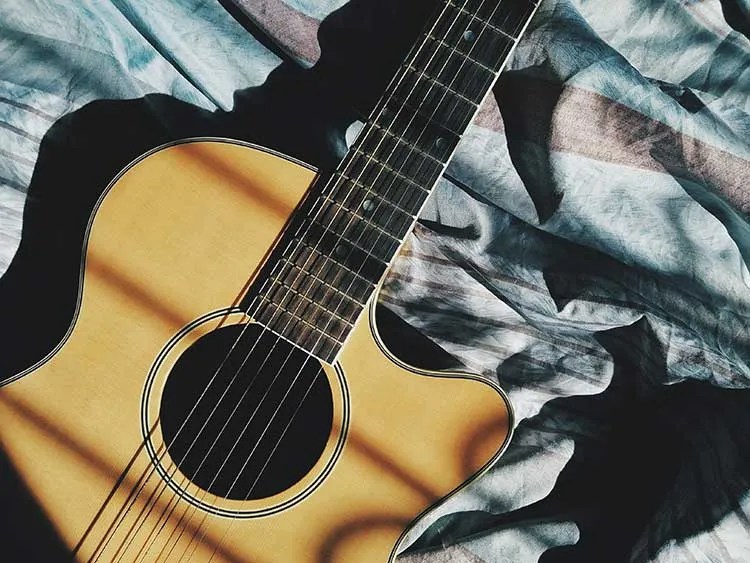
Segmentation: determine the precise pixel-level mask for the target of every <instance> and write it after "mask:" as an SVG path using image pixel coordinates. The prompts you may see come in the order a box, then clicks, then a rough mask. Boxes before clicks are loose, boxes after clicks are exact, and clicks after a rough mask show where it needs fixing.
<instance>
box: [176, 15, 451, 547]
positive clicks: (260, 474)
mask: <svg viewBox="0 0 750 563" xmlns="http://www.w3.org/2000/svg"><path fill="white" fill-rule="evenodd" d="M457 20H458V18H457ZM457 20H456V21H457ZM454 25H455V22H453V23H451V24H450V26H449V29H450V30H452V29H453V27H454ZM454 53H455V50H453V51H452V52H451V55H452V54H454ZM434 55H435V53H433V57H434ZM433 57H431V60H432V58H433ZM431 60H430V61H428V64H429V62H431ZM449 60H450V59H449ZM447 63H448V60H447V61H445V63H444V66H445V65H447ZM441 71H442V68H441ZM410 124H411V122H410V123H409V124H407V128H408V126H409V125H410ZM426 129H427V128H426V127H425V129H424V130H423V132H424V131H425V130H426ZM421 137H422V135H421V134H420V136H419V138H418V139H421ZM394 150H395V149H394ZM376 180H377V179H376ZM334 220H335V217H334ZM351 220H352V219H351V218H350V222H351ZM379 238H380V237H378V241H379ZM360 239H361V236H360V237H359V238H358V240H357V241H356V243H358V242H359V240H360ZM356 243H355V244H356ZM359 247H360V248H364V246H362V245H359ZM330 320H331V319H329V322H330ZM326 328H327V327H326ZM324 332H325V330H324ZM298 375H301V372H300V373H299V374H298ZM296 381H297V378H295V380H294V381H293V382H292V387H293V386H294V384H295V383H296ZM272 383H273V382H272ZM313 383H314V381H313V382H312V383H311V384H310V386H308V388H307V390H306V391H305V396H304V397H303V399H302V401H304V398H305V397H306V396H307V395H308V394H309V391H310V389H311V388H312V384H313ZM290 389H291V387H290ZM286 396H287V395H286V394H285V396H284V397H283V398H282V400H281V402H280V405H279V408H281V405H282V404H283V402H284V401H285V400H286ZM240 400H242V399H240ZM301 406H302V402H300V403H299V404H298V406H297V409H296V410H295V413H293V414H292V417H291V418H290V420H289V422H288V423H287V426H286V427H285V428H284V429H283V430H282V434H281V437H280V438H279V439H278V441H277V443H276V445H275V446H274V449H273V451H272V453H271V455H273V454H274V453H275V451H276V449H277V448H278V446H279V444H280V443H281V441H283V438H284V436H285V434H286V431H287V430H288V429H289V427H290V426H291V423H292V421H293V419H294V417H295V416H296V413H297V412H298V411H299V409H300V408H301ZM277 413H278V410H277V412H276V413H275V414H277ZM231 416H232V415H231V414H230V417H231ZM272 423H273V418H272V419H271V420H270V421H269V423H268V424H267V425H266V427H265V428H264V431H263V433H262V434H261V437H260V440H263V438H264V436H265V433H266V431H267V430H268V429H269V427H270V426H271V424H272ZM248 425H249V421H248V423H247V424H246V425H245V428H243V430H242V431H241V434H240V436H242V435H244V432H245V431H246V430H247V427H248ZM235 445H236V444H235ZM254 451H255V449H253V451H251V452H250V456H248V459H247V460H246V462H245V464H243V467H242V468H241V469H240V471H239V472H238V474H237V476H236V477H235V480H234V482H233V484H232V485H231V486H230V489H231V488H233V487H234V486H235V485H236V483H237V481H238V479H239V478H240V477H241V475H242V474H243V472H244V471H245V468H246V466H247V463H248V462H249V461H250V458H251V457H252V455H253V454H254ZM231 453H232V452H230V455H231ZM270 459H271V458H270V457H268V458H267V461H266V465H264V467H263V468H261V471H260V473H259V475H258V477H257V478H256V480H255V481H254V482H253V484H252V486H251V492H252V490H253V489H254V488H255V486H256V485H257V482H258V481H259V480H260V478H261V477H262V473H263V471H264V469H265V467H266V466H267V464H268V462H270ZM225 461H226V460H225ZM223 466H224V464H222V468H221V469H220V470H219V471H221V470H222V469H223ZM216 477H218V474H217V476H216ZM216 477H215V478H216ZM214 480H215V479H214ZM211 486H212V485H209V487H208V488H209V489H210V488H211ZM196 510H197V509H196V508H194V507H192V508H188V509H186V511H185V512H184V513H183V516H184V515H185V513H186V512H188V511H192V512H193V513H194V512H195V511H196ZM205 516H206V515H205V513H204V514H203V518H202V519H201V522H200V524H199V526H198V527H197V528H196V529H195V531H194V532H193V537H192V538H191V542H192V541H193V539H194V537H195V534H196V533H197V532H198V531H199V530H200V528H201V526H202V524H203V522H204V521H205ZM181 519H182V518H181ZM191 519H192V515H191V516H190V519H189V520H188V522H189V521H190V520H191ZM180 522H181V520H180ZM180 522H178V524H177V526H179V524H180ZM186 528H187V524H186V526H185V527H184V528H183V529H182V531H181V532H180V536H178V538H177V539H176V540H175V542H174V544H173V545H172V549H174V547H175V546H176V545H177V544H178V543H179V539H180V537H181V535H182V533H183V532H184V530H185V529H186ZM173 531H174V530H173ZM170 539H171V535H170ZM167 541H168V542H169V539H168V540H167ZM189 547H190V543H189V544H188V546H186V548H185V550H184V552H185V551H187V549H189ZM196 547H197V546H196ZM172 549H170V554H171V552H172ZM184 552H183V554H184Z"/></svg>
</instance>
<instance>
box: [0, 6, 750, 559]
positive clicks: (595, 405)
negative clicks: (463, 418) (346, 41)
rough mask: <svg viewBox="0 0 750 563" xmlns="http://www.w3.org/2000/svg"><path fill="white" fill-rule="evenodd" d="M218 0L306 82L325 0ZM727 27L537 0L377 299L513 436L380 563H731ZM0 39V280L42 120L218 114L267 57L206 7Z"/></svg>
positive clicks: (258, 74) (747, 553)
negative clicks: (117, 109)
mask: <svg viewBox="0 0 750 563" xmlns="http://www.w3.org/2000/svg"><path fill="white" fill-rule="evenodd" d="M235 3H236V4H237V5H238V6H239V7H240V8H241V9H242V10H243V11H244V13H245V14H247V16H248V17H249V18H250V19H251V20H252V21H253V22H254V23H255V24H256V25H257V26H258V27H259V28H261V29H262V30H264V31H266V32H267V33H268V34H269V35H270V36H271V37H272V38H273V39H274V40H275V41H276V42H277V43H278V45H279V46H280V47H281V48H282V49H283V50H284V51H285V52H286V53H287V54H289V55H291V56H292V57H293V58H295V59H296V60H297V61H298V62H299V63H300V64H302V65H306V66H307V65H311V64H313V63H314V62H315V60H316V59H317V57H318V56H319V47H318V45H317V43H316V41H315V34H316V30H317V26H318V24H319V22H320V20H322V19H323V18H325V17H326V16H327V15H328V14H329V13H331V12H332V11H333V10H335V9H336V8H338V7H339V6H341V5H342V4H343V3H344V1H343V0H287V1H283V0H235ZM52 5H54V7H55V10H54V11H51V10H50V7H51V6H52ZM749 15H750V3H749V2H748V1H747V0H736V1H724V2H719V1H718V0H710V1H703V2H678V1H676V0H675V1H667V2H665V1H663V0H618V2H610V1H605V0H544V1H543V2H542V5H541V7H540V8H539V11H538V12H537V14H536V16H535V17H534V19H533V21H532V23H531V25H530V27H529V29H528V31H527V33H526V35H525V37H524V38H523V40H522V41H521V42H520V44H519V46H518V48H517V49H516V51H515V53H514V55H513V57H512V60H511V61H510V63H509V65H508V68H507V70H506V72H505V73H504V74H503V76H502V77H501V79H500V80H499V82H498V86H497V87H496V88H495V95H494V96H490V97H488V100H487V101H486V103H485V104H484V106H483V107H482V109H481V111H480V114H479V115H478V117H477V118H476V120H475V122H474V123H473V125H472V126H471V128H470V129H469V131H468V132H467V134H466V135H465V137H464V139H463V140H462V141H461V143H460V145H459V148H458V151H457V154H456V156H455V158H454V159H453V161H452V162H451V164H450V166H449V168H448V170H447V172H446V175H445V177H444V178H443V179H442V180H441V182H440V184H439V185H438V187H437V189H436V190H435V193H434V194H433V196H432V197H431V199H430V201H429V202H428V204H427V207H426V208H425V210H424V212H423V213H422V216H421V222H420V224H419V226H418V228H417V230H416V231H415V233H414V234H413V235H412V236H410V238H409V241H408V245H407V247H406V248H405V249H404V251H403V252H402V254H401V255H400V256H399V258H398V259H397V261H396V262H395V265H394V267H393V269H392V271H391V273H390V274H389V277H388V281H387V284H386V286H385V290H384V292H383V294H382V296H381V300H382V302H383V303H385V304H387V305H388V306H389V307H390V308H391V309H392V310H394V311H396V312H397V313H398V314H399V315H400V316H401V317H402V318H404V319H405V320H406V321H408V323H409V324H411V325H412V326H414V327H416V328H418V329H419V330H420V331H421V332H422V333H423V334H424V335H426V336H427V337H428V338H430V339H432V340H433V341H434V342H436V343H437V344H439V345H440V346H441V347H443V348H444V349H445V350H447V351H448V352H450V354H452V355H453V356H454V357H455V358H457V359H458V360H460V361H461V362H462V363H463V364H465V365H466V366H467V367H468V368H469V369H471V370H473V371H475V372H478V373H481V374H483V375H484V376H486V377H488V378H490V379H493V380H495V381H498V382H499V383H500V384H501V385H502V386H503V388H504V389H505V390H506V391H507V393H508V395H509V397H510V399H511V401H512V403H513V406H514V410H515V419H516V420H515V435H514V437H513V440H512V442H511V444H510V447H509V448H508V450H507V452H506V453H505V455H504V456H503V457H502V458H501V459H500V461H499V462H498V463H497V464H496V465H495V466H494V467H493V468H492V469H491V470H490V471H489V472H488V473H486V474H485V475H483V476H482V477H481V478H480V479H478V480H477V481H476V482H474V483H473V484H472V485H470V486H469V487H467V488H466V489H464V490H463V491H462V492H460V493H459V494H457V495H455V496H453V497H452V498H451V499H449V500H448V501H447V502H445V503H444V504H443V505H442V506H440V507H439V508H438V509H437V510H436V511H434V512H433V513H431V514H430V515H429V516H428V518H426V519H424V520H423V521H421V522H420V524H419V526H418V527H417V528H416V529H415V530H414V531H413V533H412V534H411V535H410V537H409V541H410V543H411V546H410V547H409V548H408V549H407V551H406V552H405V553H404V554H402V556H401V558H402V560H403V561H408V562H410V563H416V562H422V561H425V562H443V561H451V562H456V561H458V562H461V561H466V562H476V561H487V562H500V561H508V562H524V561H544V562H546V563H549V562H550V561H594V562H597V563H598V562H599V561H602V562H607V563H608V562H609V561H655V562H677V561H679V562H682V561H699V562H704V561H706V562H709V561H711V562H718V561H721V562H725V561H750V496H749V495H748V491H749V490H750V454H748V452H750V448H749V447H750V396H749V394H748V391H747V388H748V387H749V386H750V330H749V328H750V273H748V264H750V225H749V224H748V217H749V215H750V187H748V184H747V182H748V178H749V177H750V40H749V39H748V36H750V31H749V30H750V23H749V22H750V19H749ZM0 28H1V31H0V156H1V158H0V272H1V271H2V270H3V269H4V268H5V267H7V264H8V262H9V261H10V259H11V258H12V255H13V252H14V250H15V247H16V246H17V243H18V239H19V237H20V228H21V210H22V206H23V201H24V193H25V190H26V186H27V185H28V182H29V179H30V177H31V173H32V170H33V166H34V162H35V157H36V150H37V149H38V145H39V141H40V139H41V136H42V135H43V134H44V132H45V131H46V129H47V128H48V127H49V126H50V125H51V123H52V122H53V121H54V120H56V119H57V118H59V117H60V116H62V115H64V114H65V113H67V112H70V111H72V110H73V109H76V108H78V107H81V106H82V105H83V104H85V103H86V102H88V101H90V100H92V99H96V98H128V97H138V96H142V95H143V94H145V93H148V92H164V93H169V94H171V95H173V96H175V97H177V98H179V99H182V100H185V101H188V102H190V103H194V104H197V105H200V106H202V107H206V108H224V109H228V108H230V107H231V104H232V92H233V91H234V90H236V89H237V88H240V87H247V86H251V85H257V84H261V83H262V82H263V80H264V79H265V77H266V76H267V75H268V73H269V72H270V71H271V70H272V69H273V68H274V67H275V66H276V65H277V64H278V62H279V57H278V56H277V55H275V54H273V53H272V52H271V51H270V50H269V49H267V48H266V47H265V46H264V45H263V44H262V43H261V42H258V41H256V40H255V39H254V38H253V37H252V36H251V35H249V34H248V33H247V31H246V30H245V29H243V28H242V26H241V25H239V24H238V23H237V22H236V21H235V20H234V19H233V18H232V17H231V16H229V15H228V14H227V12H226V11H225V10H224V9H223V8H222V7H221V5H220V4H219V3H218V2H215V1H199V0H181V1H180V2H148V1H146V0H128V1H125V0H112V1H110V2H105V1H103V0H96V1H92V2H87V3H86V4H85V7H83V6H79V5H77V3H75V4H71V3H67V2H42V1H41V0H24V1H23V2H21V1H19V0H15V1H13V0H11V2H5V3H3V4H0ZM384 36H385V35H384ZM354 134H355V131H354V128H353V132H352V137H353V135H354ZM467 410H470V407H468V406H467ZM436 470H439V468H436Z"/></svg>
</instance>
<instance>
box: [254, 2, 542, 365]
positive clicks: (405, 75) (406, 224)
mask: <svg viewBox="0 0 750 563" xmlns="http://www.w3.org/2000/svg"><path fill="white" fill-rule="evenodd" d="M536 7H537V4H536V2H533V1H532V0H501V1H499V2H498V0H450V1H446V0H443V1H442V2H440V3H439V6H438V8H437V10H436V12H435V15H434V16H433V17H432V18H431V20H430V21H429V22H428V24H427V25H426V27H425V29H424V31H423V32H422V34H421V35H420V36H419V38H418V39H417V41H416V43H415V44H414V46H413V47H412V49H411V51H410V53H409V55H408V57H407V58H406V60H405V62H404V63H403V64H402V65H401V66H400V67H399V69H398V70H397V72H396V74H395V76H394V77H393V79H392V80H391V83H390V85H389V86H388V88H387V90H386V92H385V94H384V95H383V96H382V98H381V99H380V101H379V102H378V104H377V105H376V107H375V109H374V110H373V112H372V114H371V115H370V117H369V119H368V120H367V122H366V123H365V125H364V127H363V129H362V131H361V132H360V134H359V136H358V138H357V141H356V142H355V144H354V146H353V147H352V148H351V149H350V150H349V152H348V153H347V155H346V156H345V157H344V159H343V160H342V161H341V163H340V165H339V166H338V168H337V169H336V171H335V172H334V173H333V174H332V175H331V177H330V178H329V179H328V181H327V182H326V183H325V184H324V185H323V186H322V187H321V188H320V189H317V190H315V192H314V193H313V194H311V199H310V200H309V201H307V202H306V203H307V204H306V205H305V213H304V216H301V217H298V218H297V219H298V220H297V221H295V222H294V224H293V225H291V226H290V228H289V229H288V230H287V232H286V233H285V235H284V237H283V238H282V240H281V241H280V244H279V248H281V249H282V253H281V254H280V255H279V256H278V257H277V260H276V262H275V263H274V264H273V270H272V271H271V272H270V275H269V276H268V278H267V279H266V280H265V281H264V283H263V286H262V288H261V290H260V291H259V292H257V293H256V295H255V299H256V300H258V301H257V304H256V310H257V313H256V320H258V321H260V322H262V323H266V324H267V326H268V328H270V329H271V330H274V331H275V332H277V333H279V334H280V335H281V336H283V337H285V338H287V339H289V340H290V341H292V342H293V343H295V344H297V345H298V346H300V347H302V348H303V349H305V350H307V351H308V352H310V353H312V354H313V355H315V356H317V357H318V358H320V359H322V360H324V361H327V362H332V361H333V360H334V359H335V358H336V356H337V355H338V352H339V351H340V349H341V347H342V345H343V342H344V341H345V340H346V337H347V335H348V334H349V332H350V331H351V329H352V328H353V326H354V323H355V322H356V319H357V318H358V317H359V315H360V313H361V311H362V309H363V308H364V306H365V304H366V303H367V301H368V299H369V298H370V296H371V294H372V293H373V292H374V290H375V287H376V285H377V283H378V282H379V281H380V279H381V278H382V277H383V275H384V273H385V271H386V269H387V268H388V265H389V264H390V262H391V260H392V259H393V257H394V256H395V254H396V252H397V251H398V248H399V247H400V245H401V243H402V242H403V240H404V238H405V237H406V235H407V234H408V233H409V232H410V231H411V229H412V228H413V226H414V223H415V221H416V217H417V215H418V214H419V211H420V210H421V208H422V206H423V205H424V203H425V201H426V200H427V197H428V195H429V194H430V192H431V190H432V188H433V187H434V185H435V184H436V183H437V180H438V179H439V177H440V175H441V174H442V172H443V170H444V169H445V166H446V165H447V163H448V161H449V160H450V158H451V156H452V155H453V152H454V150H455V148H456V146H457V144H458V141H459V140H460V138H461V135H462V134H463V133H464V131H465V130H466V128H467V127H468V125H469V123H470V122H471V120H472V119H473V117H474V115H475V114H476V112H477V110H478V109H479V106H480V104H481V102H482V100H483V99H484V97H485V96H486V95H487V93H488V92H489V90H490V89H491V88H492V85H493V84H494V82H495V80H496V79H497V77H498V76H499V74H500V72H501V71H502V69H503V66H504V65H505V62H506V61H507V60H508V58H509V55H510V53H511V52H512V50H513V48H514V47H515V45H516V43H517V41H518V40H519V38H520V36H521V34H522V33H523V31H524V29H525V28H526V26H527V25H528V22H529V21H530V20H531V17H532V16H533V14H534V12H535V10H536Z"/></svg>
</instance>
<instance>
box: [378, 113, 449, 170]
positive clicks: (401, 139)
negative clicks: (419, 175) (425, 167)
mask: <svg viewBox="0 0 750 563" xmlns="http://www.w3.org/2000/svg"><path fill="white" fill-rule="evenodd" d="M372 125H373V127H374V128H375V129H376V130H379V131H382V132H383V133H384V134H385V135H387V136H389V137H392V138H394V139H396V141H397V142H399V143H401V144H403V145H406V146H407V147H408V148H409V149H410V150H412V151H415V152H417V153H419V154H420V155H422V156H425V157H427V158H429V159H430V160H432V161H434V162H436V163H438V164H443V161H442V160H440V159H439V158H436V157H434V156H432V155H431V154H430V153H428V152H425V151H423V150H422V149H420V148H419V147H418V146H416V145H414V144H413V143H410V142H408V141H406V140H404V139H403V137H399V136H398V135H396V134H395V133H393V132H392V131H389V130H388V129H386V128H385V127H382V126H380V125H379V124H378V123H373V124H372Z"/></svg>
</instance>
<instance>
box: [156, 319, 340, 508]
mask: <svg viewBox="0 0 750 563" xmlns="http://www.w3.org/2000/svg"><path fill="white" fill-rule="evenodd" d="M242 330H243V327H242V326H237V325H233V326H228V327H224V328H220V329H218V330H215V331H213V332H211V333H209V334H207V335H205V336H203V337H202V338H200V339H199V340H198V341H197V342H195V343H194V344H193V345H192V346H191V347H190V348H188V349H187V350H186V351H185V352H184V353H183V354H182V356H181V357H180V358H179V360H178V361H177V363H176V364H175V366H174V368H173V369H172V371H171V373H170V374H169V377H168V378H167V381H166V385H165V389H164V394H163V396H162V401H161V411H160V422H161V429H162V433H163V435H164V440H165V443H166V444H167V450H168V451H169V454H170V456H171V458H172V460H173V461H174V462H175V463H176V464H177V466H178V467H179V468H180V471H181V472H182V473H183V474H184V475H185V476H187V477H188V478H190V480H191V481H192V482H193V483H194V484H195V485H197V486H198V487H200V488H201V489H203V490H206V491H209V492H211V493H213V494H215V495H218V496H220V497H224V498H229V499H235V500H249V499H261V498H266V497H269V496H272V495H274V494H277V493H280V492H282V491H284V490H286V489H288V488H289V487H291V486H292V485H294V484H295V483H297V482H298V481H299V480H300V479H302V478H303V477H304V476H305V475H306V474H307V473H308V472H309V471H310V469H312V467H313V466H314V465H315V463H316V462H317V461H318V459H319V458H320V456H321V454H322V453H323V450H324V448H325V445H326V442H327V441H328V437H329V435H330V432H331V427H332V421H333V398H332V392H331V388H330V385H329V383H328V379H327V378H326V376H325V374H324V373H323V369H322V367H321V365H320V363H319V362H318V361H317V360H316V359H314V358H312V357H310V356H309V355H307V354H306V353H304V352H302V351H301V350H299V349H298V348H295V347H294V346H292V345H291V344H289V343H287V342H286V341H284V340H281V339H279V338H278V337H277V336H276V335H274V334H273V333H271V332H270V331H265V330H263V327H261V326H260V325H256V324H251V325H248V327H247V329H246V330H245V332H244V334H242ZM235 343H237V344H236V345H235Z"/></svg>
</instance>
